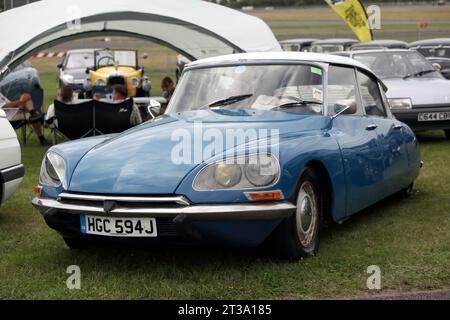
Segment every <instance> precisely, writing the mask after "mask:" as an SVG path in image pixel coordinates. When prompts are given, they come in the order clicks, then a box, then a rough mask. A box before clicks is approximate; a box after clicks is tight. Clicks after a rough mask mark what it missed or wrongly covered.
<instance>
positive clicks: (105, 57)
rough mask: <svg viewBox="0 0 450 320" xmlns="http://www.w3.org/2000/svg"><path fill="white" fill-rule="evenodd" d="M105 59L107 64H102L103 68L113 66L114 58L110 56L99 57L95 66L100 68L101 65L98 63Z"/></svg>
mask: <svg viewBox="0 0 450 320" xmlns="http://www.w3.org/2000/svg"><path fill="white" fill-rule="evenodd" d="M105 59H108V60H107V63H106V64H104V65H103V66H110V65H114V63H115V61H114V58H113V57H111V56H104V57H101V58H100V59H98V61H97V65H98V66H99V67H100V66H101V63H100V62H101V61H103V60H105ZM109 61H112V63H109Z"/></svg>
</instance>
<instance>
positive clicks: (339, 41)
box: [313, 38, 358, 45]
mask: <svg viewBox="0 0 450 320" xmlns="http://www.w3.org/2000/svg"><path fill="white" fill-rule="evenodd" d="M357 42H358V40H356V39H351V38H331V39H321V40H317V41H314V43H313V45H316V44H319V45H320V44H345V43H357Z"/></svg>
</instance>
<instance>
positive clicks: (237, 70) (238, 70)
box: [234, 66, 247, 74]
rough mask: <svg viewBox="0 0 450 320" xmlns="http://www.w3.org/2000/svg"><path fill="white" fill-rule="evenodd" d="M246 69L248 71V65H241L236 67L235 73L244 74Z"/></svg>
mask: <svg viewBox="0 0 450 320" xmlns="http://www.w3.org/2000/svg"><path fill="white" fill-rule="evenodd" d="M245 71H247V67H246V66H239V67H236V68H235V69H234V73H236V74H242V73H244V72H245Z"/></svg>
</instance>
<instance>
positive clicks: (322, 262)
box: [0, 132, 450, 299]
mask: <svg viewBox="0 0 450 320" xmlns="http://www.w3.org/2000/svg"><path fill="white" fill-rule="evenodd" d="M420 141H421V145H422V155H423V160H424V161H425V168H424V169H423V172H422V174H421V176H420V178H419V180H418V181H417V188H416V191H415V193H414V195H413V196H412V197H411V198H410V199H407V200H397V199H390V200H387V201H384V202H383V203H381V204H379V205H376V206H375V207H373V208H371V209H369V210H366V211H365V212H363V213H361V214H359V215H358V216H356V217H354V218H352V219H351V220H349V221H347V222H346V223H345V224H343V225H334V226H331V227H329V228H328V229H326V230H325V232H324V236H323V238H322V242H321V248H320V251H319V254H318V255H317V256H316V257H313V258H309V259H306V260H304V261H301V262H299V263H288V262H281V261H277V260H273V259H272V258H271V257H270V255H269V254H267V253H266V252H265V251H264V249H262V248H260V249H252V250H243V249H236V250H230V249H218V248H210V249H206V248H190V247H188V248H184V247H183V248H180V247H164V248H143V247H141V248H135V247H129V246H122V247H114V246H111V247H108V246H104V247H95V248H91V249H90V250H87V251H83V252H77V251H70V250H69V249H67V248H66V247H65V245H64V243H63V241H62V240H61V238H60V237H59V236H58V235H57V234H56V233H55V232H54V231H52V230H50V229H49V228H47V227H46V225H45V223H44V221H43V220H42V218H41V217H40V215H39V213H38V212H37V211H36V210H34V209H33V208H32V206H31V205H30V200H31V199H32V197H33V191H32V190H33V186H34V185H35V184H36V182H37V178H38V172H39V166H40V160H41V157H42V156H43V154H44V152H45V150H44V149H43V148H40V147H38V146H37V141H35V140H34V139H33V140H32V141H30V142H29V144H28V145H26V146H24V147H23V148H22V153H23V161H24V164H25V166H26V170H27V173H26V177H25V180H24V182H23V184H22V186H21V188H20V190H19V192H18V193H17V194H16V195H15V196H14V197H13V198H12V199H11V200H10V201H9V202H8V203H7V204H6V205H5V206H3V207H2V208H1V209H0V252H1V258H0V279H1V285H0V298H14V299H16V298H20V299H32V298H40V299H49V298H56V299H66V298H67V299H72V298H73V299H75V298H99V299H134V298H145V299H147V298H148V299H185V298H188V299H204V298H211V299H216V298H226V299H241V298H242V299H255V298H256V299H261V298H268V299H272V298H273V299H299V298H325V297H342V296H353V295H361V294H368V293H369V291H368V290H367V289H365V285H366V279H367V275H366V269H367V267H368V266H370V265H378V266H380V267H381V270H382V274H383V278H382V287H383V292H389V291H409V290H415V289H420V290H426V289H440V288H450V269H449V268H448V266H449V265H450V238H449V230H450V202H449V201H448V200H449V198H450V195H449V190H450V185H449V181H450V173H449V171H448V170H447V169H448V163H450V142H449V141H447V140H445V139H444V137H443V134H441V133H440V132H432V133H428V134H423V135H421V136H420ZM69 265H79V266H80V267H81V273H82V288H81V290H79V291H77V290H75V291H70V290H68V289H67V288H66V285H65V281H66V279H67V275H66V273H65V272H66V268H67V267H68V266H69Z"/></svg>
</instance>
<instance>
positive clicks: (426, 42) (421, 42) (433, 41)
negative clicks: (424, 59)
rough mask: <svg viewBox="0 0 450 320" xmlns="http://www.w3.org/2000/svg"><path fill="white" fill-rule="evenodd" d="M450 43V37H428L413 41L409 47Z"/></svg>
mask: <svg viewBox="0 0 450 320" xmlns="http://www.w3.org/2000/svg"><path fill="white" fill-rule="evenodd" d="M441 44H442V45H450V38H437V39H427V40H419V41H415V42H411V43H410V44H409V47H410V48H411V47H418V46H438V45H441Z"/></svg>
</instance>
